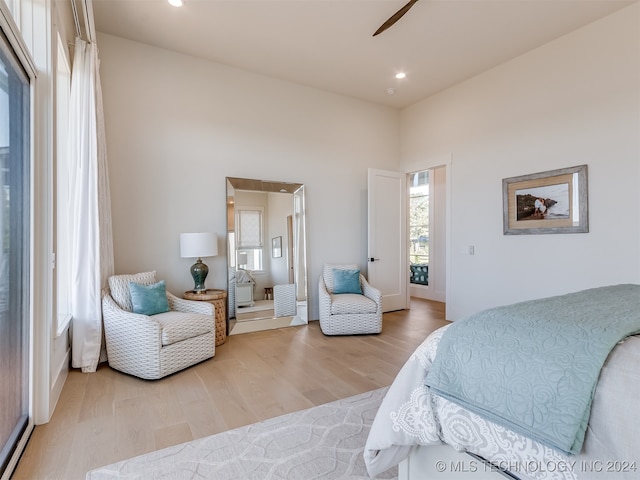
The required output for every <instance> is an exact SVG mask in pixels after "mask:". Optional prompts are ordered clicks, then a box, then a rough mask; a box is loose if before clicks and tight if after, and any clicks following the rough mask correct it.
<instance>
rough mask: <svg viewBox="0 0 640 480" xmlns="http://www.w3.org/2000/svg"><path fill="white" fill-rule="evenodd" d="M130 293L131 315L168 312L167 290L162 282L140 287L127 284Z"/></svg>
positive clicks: (137, 284)
mask: <svg viewBox="0 0 640 480" xmlns="http://www.w3.org/2000/svg"><path fill="white" fill-rule="evenodd" d="M129 291H130V292H131V303H132V304H133V313H141V314H142V315H155V314H157V313H165V312H168V311H169V301H168V300H167V288H166V286H165V284H164V280H160V281H159V282H158V283H154V284H151V285H140V284H139V283H135V282H129Z"/></svg>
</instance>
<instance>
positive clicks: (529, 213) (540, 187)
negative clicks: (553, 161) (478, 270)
mask: <svg viewBox="0 0 640 480" xmlns="http://www.w3.org/2000/svg"><path fill="white" fill-rule="evenodd" d="M502 209H503V228H504V235H539V234H557V233H587V232H589V206H588V195H587V165H578V166H575V167H568V168H561V169H558V170H549V171H546V172H540V173H533V174H530V175H522V176H519V177H511V178H505V179H503V180H502Z"/></svg>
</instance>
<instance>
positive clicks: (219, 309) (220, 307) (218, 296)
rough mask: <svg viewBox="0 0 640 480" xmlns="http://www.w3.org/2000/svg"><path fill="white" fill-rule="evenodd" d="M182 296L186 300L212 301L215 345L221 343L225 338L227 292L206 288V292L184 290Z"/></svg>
mask: <svg viewBox="0 0 640 480" xmlns="http://www.w3.org/2000/svg"><path fill="white" fill-rule="evenodd" d="M182 298H185V299H186V300H196V301H198V302H209V303H212V304H213V306H214V307H215V311H216V347H217V346H218V345H222V344H223V343H224V342H225V341H226V340H227V308H226V300H225V299H226V298H227V292H225V291H224V290H216V289H214V288H212V289H207V291H206V292H202V293H196V292H194V291H193V290H189V291H186V292H184V295H183V296H182Z"/></svg>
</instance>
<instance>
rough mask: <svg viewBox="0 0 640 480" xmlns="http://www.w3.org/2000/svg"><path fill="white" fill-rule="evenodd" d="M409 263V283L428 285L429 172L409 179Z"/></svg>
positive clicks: (420, 173)
mask: <svg viewBox="0 0 640 480" xmlns="http://www.w3.org/2000/svg"><path fill="white" fill-rule="evenodd" d="M409 239H410V241H411V244H410V246H409V263H410V266H411V268H410V270H411V278H410V281H411V283H416V284H422V285H428V271H429V172H428V171H423V172H417V173H412V174H411V175H410V177H409Z"/></svg>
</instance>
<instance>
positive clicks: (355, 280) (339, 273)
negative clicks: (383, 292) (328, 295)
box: [333, 268, 362, 295]
mask: <svg viewBox="0 0 640 480" xmlns="http://www.w3.org/2000/svg"><path fill="white" fill-rule="evenodd" d="M333 293H334V294H338V293H358V294H360V295H362V288H361V287H360V270H342V269H339V268H334V269H333Z"/></svg>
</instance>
